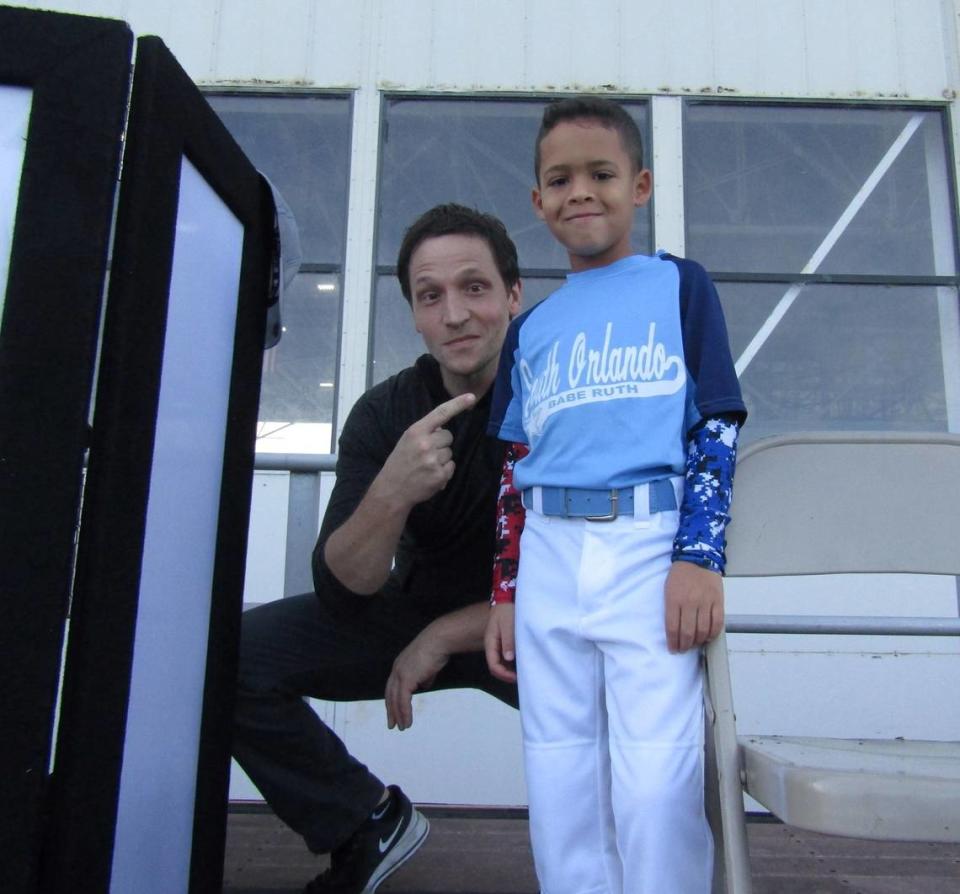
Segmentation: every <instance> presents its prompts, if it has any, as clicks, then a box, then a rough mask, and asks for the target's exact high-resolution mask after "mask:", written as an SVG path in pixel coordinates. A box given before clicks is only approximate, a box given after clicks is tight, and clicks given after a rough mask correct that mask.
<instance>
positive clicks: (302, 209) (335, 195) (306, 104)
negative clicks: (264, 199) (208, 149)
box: [206, 93, 350, 265]
mask: <svg viewBox="0 0 960 894" xmlns="http://www.w3.org/2000/svg"><path fill="white" fill-rule="evenodd" d="M206 97H207V100H208V102H209V103H210V105H212V106H213V108H214V110H215V111H216V112H217V114H218V115H219V116H220V118H221V119H222V120H223V122H224V124H226V125H227V127H228V128H229V130H230V132H231V133H232V134H233V136H234V138H235V139H236V141H237V142H238V143H239V144H240V146H241V147H242V148H243V151H244V152H245V153H246V154H247V156H248V157H249V158H250V160H251V161H252V162H253V163H254V164H255V165H256V166H257V168H259V169H260V170H261V171H263V172H264V173H265V174H266V175H267V176H268V177H269V178H270V180H271V181H272V182H273V184H274V185H275V186H276V187H277V189H279V190H280V192H281V193H282V194H283V197H284V199H286V201H287V203H288V204H289V205H290V208H291V209H292V210H293V214H294V216H295V217H296V219H297V226H298V227H299V229H300V241H301V247H302V248H303V259H304V261H305V262H309V263H312V264H337V265H340V264H342V263H343V253H344V241H345V234H346V229H347V187H348V184H349V180H350V100H349V99H348V98H346V97H328V96H270V95H263V94H246V95H234V96H222V95H216V94H209V93H208V94H206Z"/></svg>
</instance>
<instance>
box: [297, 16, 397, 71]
mask: <svg viewBox="0 0 960 894" xmlns="http://www.w3.org/2000/svg"><path fill="white" fill-rule="evenodd" d="M311 4H312V6H313V7H314V13H313V16H312V27H313V31H312V32H311V33H310V34H308V35H306V37H307V39H308V40H309V41H310V46H309V51H308V54H307V55H308V59H307V75H306V77H307V82H308V83H309V84H316V85H317V86H319V87H356V86H358V85H359V84H360V83H361V78H362V76H363V72H364V70H365V62H366V58H365V57H366V56H368V55H373V52H374V49H373V47H379V46H380V45H381V42H380V41H378V42H377V43H375V44H373V46H372V47H371V46H370V43H369V42H370V41H372V40H373V38H374V36H375V34H376V32H371V30H370V29H371V27H372V25H373V23H372V21H371V18H370V17H369V16H368V15H366V14H361V11H362V7H361V5H360V3H359V2H357V3H344V2H342V0H311ZM376 5H378V6H379V5H380V4H376ZM387 5H389V6H396V7H398V8H400V9H403V7H404V4H402V3H401V4H387Z"/></svg>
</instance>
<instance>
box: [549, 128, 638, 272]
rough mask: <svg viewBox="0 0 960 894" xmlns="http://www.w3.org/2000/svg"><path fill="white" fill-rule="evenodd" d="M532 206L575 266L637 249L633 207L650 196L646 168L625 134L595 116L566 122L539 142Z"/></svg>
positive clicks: (582, 267) (589, 265) (597, 264)
mask: <svg viewBox="0 0 960 894" xmlns="http://www.w3.org/2000/svg"><path fill="white" fill-rule="evenodd" d="M539 175H540V177H539V185H538V187H537V188H536V189H534V190H533V207H534V210H535V211H536V213H537V216H538V217H540V218H541V220H543V221H545V222H546V224H547V226H548V227H549V228H550V232H551V233H553V235H554V237H555V238H556V239H557V241H559V242H560V243H561V244H562V245H563V246H564V248H566V249H567V252H568V253H569V255H570V266H571V267H572V268H573V270H574V271H577V270H588V269H590V268H593V267H605V266H606V265H607V264H611V263H613V262H614V261H618V260H620V258H625V257H627V256H628V255H630V254H631V253H632V250H631V248H630V231H631V229H632V228H633V212H634V210H635V209H636V208H639V207H640V206H641V205H645V204H646V203H647V202H648V201H649V199H650V193H651V191H652V188H653V187H652V181H651V177H650V172H649V171H648V170H646V169H644V170H642V171H637V170H635V169H634V166H633V163H632V161H631V159H630V156H629V155H628V154H627V151H626V149H624V147H623V141H622V140H621V139H620V134H618V133H617V131H616V130H614V129H613V128H611V127H604V126H603V125H602V124H600V123H598V122H596V121H592V120H590V119H583V120H576V121H562V122H560V123H559V124H558V125H557V126H556V127H554V128H553V130H551V131H550V133H548V134H547V135H546V136H545V137H544V138H543V141H542V142H541V144H540V171H539Z"/></svg>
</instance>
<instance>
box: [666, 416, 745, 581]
mask: <svg viewBox="0 0 960 894" xmlns="http://www.w3.org/2000/svg"><path fill="white" fill-rule="evenodd" d="M739 429H740V424H739V422H738V421H737V420H736V419H734V418H732V417H728V416H720V417H716V418H711V419H707V420H705V421H704V422H703V423H702V424H701V425H699V426H697V427H696V428H695V429H694V430H693V431H692V432H691V433H690V438H689V440H688V442H687V461H686V475H685V479H684V485H683V503H682V505H681V506H680V524H679V526H678V528H677V536H676V538H675V539H674V541H673V561H675V562H676V561H682V562H693V563H694V564H695V565H700V566H701V567H703V568H709V569H710V570H711V571H716V572H718V573H720V574H722V573H723V569H724V567H725V566H726V561H727V558H726V555H725V554H724V551H723V549H724V545H725V543H726V541H725V539H724V536H723V535H724V530H725V529H726V527H727V522H729V521H730V500H731V499H732V497H733V471H734V467H735V466H736V462H737V434H738V432H739Z"/></svg>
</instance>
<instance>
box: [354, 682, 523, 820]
mask: <svg viewBox="0 0 960 894" xmlns="http://www.w3.org/2000/svg"><path fill="white" fill-rule="evenodd" d="M337 718H338V722H337V730H338V732H339V733H340V734H341V736H342V738H343V740H344V742H345V743H346V745H347V748H348V749H349V750H350V753H351V754H353V755H354V756H355V757H357V758H358V759H359V760H361V761H363V762H364V763H365V764H367V765H368V766H369V767H370V770H371V771H372V772H373V773H375V774H376V775H377V776H379V777H380V778H381V779H382V780H383V781H384V782H385V783H388V784H389V783H397V784H399V785H400V786H401V787H402V788H403V789H404V791H405V792H406V793H407V794H408V795H409V796H410V797H411V798H412V799H413V800H414V801H417V802H421V803H424V802H425V803H432V804H481V805H488V806H490V805H507V806H512V805H521V804H526V803H527V796H526V788H525V783H524V780H523V762H522V752H521V744H520V743H521V739H520V715H519V713H518V712H517V711H515V710H514V709H513V708H510V707H508V706H507V705H504V704H503V703H502V702H500V701H498V700H497V699H495V698H493V697H492V696H489V695H487V694H486V693H483V692H479V691H477V690H474V689H460V690H452V691H446V692H426V693H422V694H420V695H416V696H414V699H413V726H412V727H411V728H410V729H408V730H404V731H403V732H398V731H397V730H393V731H390V730H388V729H387V720H386V712H385V709H384V704H383V702H382V701H372V702H350V703H348V704H341V705H337Z"/></svg>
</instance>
